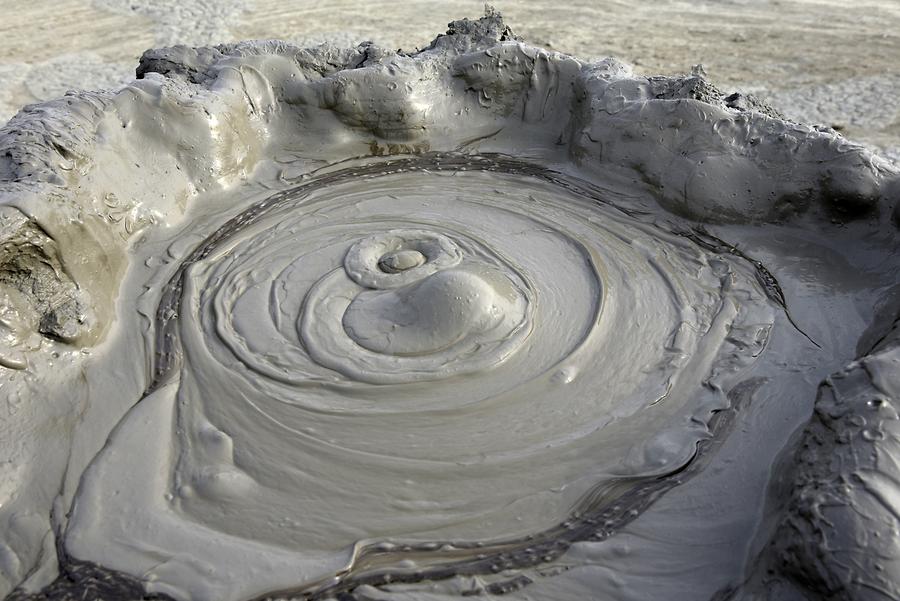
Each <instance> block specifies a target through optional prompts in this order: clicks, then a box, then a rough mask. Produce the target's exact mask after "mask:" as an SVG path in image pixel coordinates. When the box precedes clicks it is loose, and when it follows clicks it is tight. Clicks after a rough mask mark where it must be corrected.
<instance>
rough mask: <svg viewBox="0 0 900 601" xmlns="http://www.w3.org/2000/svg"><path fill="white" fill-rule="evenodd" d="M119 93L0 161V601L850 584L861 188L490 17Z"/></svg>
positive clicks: (203, 55)
mask: <svg viewBox="0 0 900 601" xmlns="http://www.w3.org/2000/svg"><path fill="white" fill-rule="evenodd" d="M138 72H139V77H140V79H139V80H136V81H135V82H133V83H132V84H130V85H129V86H127V87H126V88H125V89H124V90H121V91H118V92H109V93H97V94H84V95H74V96H72V97H67V98H69V100H68V101H65V102H64V101H56V102H55V103H48V104H47V105H43V108H41V109H38V108H32V109H29V110H28V111H26V112H25V113H23V114H21V115H20V116H19V117H17V118H16V119H14V120H13V121H12V122H11V123H10V125H9V126H8V127H7V128H5V129H3V130H0V150H5V151H6V154H5V155H3V157H4V158H3V159H2V160H3V161H4V162H3V163H2V164H0V175H2V177H3V179H2V180H0V195H2V196H0V198H2V199H3V200H4V202H7V203H8V204H9V213H8V214H7V213H4V214H3V215H4V218H6V216H7V215H8V217H9V220H13V221H14V222H15V223H13V222H12V221H10V223H11V224H12V225H15V227H12V226H10V227H8V228H7V229H8V230H9V232H6V231H5V230H4V232H2V236H0V243H2V248H0V259H2V261H0V370H2V374H0V375H3V376H4V382H3V384H2V385H3V386H4V388H5V389H6V390H9V391H10V394H9V398H10V399H11V400H10V401H9V414H10V416H11V417H10V418H8V419H7V418H4V420H6V421H2V422H0V426H2V427H3V428H6V424H10V425H12V426H13V427H10V428H8V429H9V430H10V432H13V434H11V436H12V438H11V439H10V440H12V442H10V443H7V442H0V448H3V449H6V448H7V447H8V448H10V449H13V448H15V449H16V453H17V455H16V457H14V459H13V461H12V462H11V465H13V471H12V472H11V478H12V480H11V481H12V482H13V483H14V486H13V488H11V489H10V490H15V491H16V494H15V495H13V494H12V493H7V492H4V491H5V489H4V488H2V485H0V493H2V494H3V495H6V496H5V497H0V533H3V534H4V535H5V536H3V537H2V538H0V559H2V558H5V557H10V558H13V559H11V560H10V561H5V560H4V561H5V562H3V563H0V584H2V586H3V587H5V588H0V592H2V593H4V594H5V593H7V592H9V591H12V593H11V597H10V598H11V599H15V600H16V601H22V600H25V599H33V600H37V599H42V600H45V599H46V600H48V601H49V600H54V601H58V600H67V599H100V598H103V599H120V600H123V601H124V600H126V599H136V598H146V599H165V600H176V601H189V600H198V601H199V600H206V599H215V600H217V601H245V600H251V599H269V598H271V599H285V598H291V599H293V598H296V599H323V600H324V599H360V600H368V599H398V600H399V599H409V598H416V599H435V600H438V599H442V600H443V599H453V598H458V597H461V596H472V595H508V596H509V597H510V598H523V599H524V598H548V599H551V598H552V599H573V600H574V599H586V598H604V599H607V598H608V599H622V600H625V599H637V598H662V597H661V596H660V595H661V593H660V591H667V593H666V595H667V597H666V598H668V599H675V600H679V599H684V600H687V599H691V600H694V599H698V598H725V597H727V598H742V597H741V595H745V594H746V595H756V594H758V592H759V591H760V590H771V589H772V587H776V588H777V587H781V589H784V590H791V591H793V590H794V589H803V590H807V591H812V592H814V593H815V592H821V591H828V592H829V594H835V595H843V594H845V593H846V595H845V597H840V596H837V597H835V598H848V599H849V598H857V597H854V596H853V595H854V594H855V591H857V589H861V588H862V587H863V586H864V585H865V584H867V583H869V582H870V581H869V580H867V578H868V576H867V575H866V574H868V572H865V570H863V572H864V573H863V574H862V575H860V574H853V575H850V574H848V573H847V572H846V571H841V568H840V566H842V565H844V564H843V563H842V562H843V561H844V560H845V559H846V558H845V557H844V555H842V554H841V553H842V552H840V551H834V550H833V549H831V547H829V543H828V541H830V540H840V541H842V544H843V543H845V542H846V541H847V540H851V541H858V540H859V538H858V537H857V538H854V536H856V534H859V533H860V532H862V531H861V530H860V528H862V526H860V524H862V521H860V520H862V519H863V518H857V517H853V516H854V514H853V513H852V512H853V510H854V508H855V507H863V505H859V504H860V503H863V504H864V508H865V510H866V512H867V513H866V514H865V515H864V516H863V517H864V518H865V520H868V521H867V522H866V524H869V523H876V522H878V520H879V519H881V516H882V512H884V511H887V509H885V507H884V506H879V505H877V504H876V503H875V502H874V501H872V498H874V496H876V495H875V493H872V492H871V491H872V490H876V491H878V492H879V494H881V493H883V494H885V495H887V496H888V497H889V496H890V495H891V494H893V492H892V491H893V484H891V483H892V482H896V481H897V479H890V478H891V473H890V471H889V469H887V468H883V467H882V466H880V465H876V464H872V463H871V462H869V463H867V462H866V461H863V460H862V459H860V457H861V455H858V454H855V453H856V451H853V452H850V451H847V453H849V454H850V455H852V457H853V458H854V461H857V463H853V462H852V461H847V462H845V463H844V464H845V465H848V466H849V465H856V466H857V467H858V469H856V468H853V469H854V470H856V471H854V472H853V476H854V477H857V476H858V477H859V478H861V479H862V480H860V481H861V482H862V481H863V480H865V481H866V482H867V484H865V486H866V488H865V490H866V491H868V492H866V493H865V494H864V493H863V492H859V493H858V495H859V497H858V498H857V496H854V494H855V493H854V491H855V490H856V489H855V488H854V487H855V486H856V485H855V484H854V482H856V480H853V478H851V477H850V474H849V473H848V474H844V472H841V474H839V475H840V476H846V479H845V480H842V482H847V483H849V484H846V486H845V487H844V488H840V487H837V488H835V487H832V488H829V489H828V490H830V491H831V492H830V493H829V494H831V496H830V497H828V498H827V499H818V498H815V499H813V498H812V497H814V496H815V494H816V493H815V491H816V490H820V489H821V488H822V487H824V484H823V482H824V481H825V480H828V478H830V477H831V476H833V475H834V472H833V469H832V468H833V464H831V463H829V459H828V456H830V455H833V454H835V453H837V454H840V453H843V452H844V449H845V447H840V449H839V448H838V447H837V446H836V445H837V444H838V442H835V441H831V439H830V438H829V437H830V436H831V435H832V434H833V433H835V432H837V434H835V436H836V437H837V438H836V440H838V439H840V437H841V436H842V435H841V434H840V432H845V433H847V434H848V436H856V434H858V435H859V436H858V438H859V440H857V441H856V442H857V443H858V445H857V446H853V445H855V444H856V443H852V442H851V443H850V444H851V447H852V448H853V449H856V448H857V447H858V448H860V449H862V451H865V452H867V453H868V452H869V451H872V452H874V453H875V454H876V455H877V454H878V453H886V452H888V451H889V450H890V448H892V447H890V445H892V444H894V443H893V438H892V437H891V429H890V421H891V420H893V419H894V417H896V416H894V417H891V415H893V414H891V415H888V414H887V413H884V412H885V411H888V409H885V407H888V408H889V407H890V406H891V405H890V402H891V400H890V399H891V398H893V395H894V393H895V392H896V391H895V389H896V388H897V387H896V386H895V385H894V384H893V382H894V381H895V380H896V379H897V378H898V377H900V375H898V374H900V372H898V368H897V366H896V363H897V360H896V356H895V355H896V352H897V346H896V345H895V341H896V340H897V339H898V338H897V336H896V335H895V334H896V332H895V330H896V328H895V327H894V321H895V319H896V316H897V315H898V312H900V311H898V310H895V309H896V307H895V306H894V305H895V304H896V303H895V301H896V296H897V294H896V289H897V288H896V286H897V282H896V273H897V267H898V265H897V257H898V256H900V252H898V250H900V248H898V244H900V243H898V237H897V235H896V234H897V232H896V226H895V224H894V223H893V222H892V215H893V214H894V212H895V210H896V209H895V204H896V202H897V199H896V198H894V197H893V193H892V192H891V191H892V190H896V189H897V186H898V184H897V181H898V180H897V177H898V173H896V171H895V170H894V168H893V167H892V166H891V165H889V164H887V163H885V162H883V161H881V160H880V159H878V158H877V157H875V156H873V155H872V154H871V153H869V152H868V151H867V150H865V149H864V148H862V147H861V146H858V145H855V144H852V143H851V142H848V141H846V140H844V139H843V138H842V137H841V136H840V135H839V134H837V133H836V132H834V131H833V130H830V131H827V132H826V131H820V130H818V129H815V128H811V127H806V126H802V125H797V124H794V123H789V122H787V121H784V120H782V119H781V118H780V115H779V113H778V112H777V111H775V110H774V109H770V108H769V107H766V106H765V105H763V104H762V103H760V102H759V101H758V100H756V99H754V98H752V97H745V96H741V95H740V94H732V95H726V94H725V93H723V92H721V91H719V90H718V89H717V88H716V87H715V86H714V85H713V84H712V83H710V82H709V81H707V75H706V73H705V71H704V70H703V69H702V68H700V67H698V68H696V69H694V71H693V72H692V73H691V74H690V75H687V76H684V77H680V78H675V77H650V78H647V77H643V76H637V75H635V74H633V73H632V72H631V70H630V67H628V66H627V65H625V64H623V63H620V62H618V61H616V60H613V59H605V60H603V61H598V62H595V63H587V62H583V61H580V60H578V59H576V58H573V57H570V56H566V55H563V54H559V53H556V52H551V51H548V50H545V49H541V48H537V47H532V46H529V45H527V44H525V43H523V42H521V41H520V40H519V39H518V38H516V36H514V34H513V33H512V31H511V30H510V29H509V28H508V27H507V25H506V24H505V23H504V22H503V20H502V19H501V17H500V16H499V14H497V13H496V12H494V11H492V10H491V11H488V13H487V15H486V16H485V17H484V18H482V19H479V20H468V19H466V20H461V21H456V22H454V23H452V24H451V25H450V28H449V30H448V32H447V33H446V34H445V35H442V36H439V37H438V38H436V39H435V40H434V42H433V43H432V44H431V45H430V46H428V47H427V48H425V49H424V50H422V51H420V52H417V53H414V54H404V53H400V52H391V51H388V50H384V49H381V48H378V47H376V46H375V45H374V44H371V43H365V44H362V45H360V46H358V47H356V48H337V47H332V46H319V47H316V48H298V47H295V46H292V45H290V44H288V43H285V42H280V41H264V42H240V43H236V44H225V45H219V46H216V47H211V48H200V49H192V48H186V47H183V46H181V47H173V48H166V49H161V50H152V51H148V52H147V53H146V54H145V55H144V57H143V58H142V60H141V66H140V68H139V71H138ZM60 158H63V159H65V161H63V162H61V161H60ZM63 163H64V164H63ZM61 164H63V167H64V168H63V167H61V166H60V165H61ZM76 167H77V168H76ZM787 198H790V199H794V200H796V202H795V201H794V200H792V201H791V202H786V201H785V200H784V199H787ZM836 198H843V199H852V201H853V202H852V204H853V210H847V211H836V210H835V208H834V203H835V199H836ZM51 201H52V202H51ZM13 207H15V208H14V209H13ZM786 207H787V208H786ZM4 208H6V207H5V206H4ZM126 218H127V219H128V220H129V221H127V223H128V224H130V225H128V226H127V227H125V231H124V232H123V230H122V227H124V226H120V223H121V222H123V219H126ZM4 241H5V242H4ZM861 337H862V338H864V339H865V340H867V341H877V342H874V343H871V342H870V344H868V347H871V350H870V351H869V353H868V354H867V355H865V356H863V357H860V356H857V353H856V348H857V346H859V344H858V341H859V340H861ZM873 344H874V346H873ZM847 365H850V367H847ZM842 368H844V369H843V371H842ZM829 374H836V375H833V376H829ZM822 381H825V382H826V384H824V385H823V388H822V392H820V393H819V396H818V400H815V399H816V390H817V384H818V383H819V382H822ZM867 395H868V396H867ZM869 397H871V398H869ZM876 397H877V401H878V404H877V407H876V406H875V405H874V404H873V403H875V401H872V399H874V398H876ZM863 400H865V401H866V402H868V404H866V405H865V406H863ZM845 405H846V406H847V407H849V409H847V408H846V407H845ZM845 409H846V410H847V411H850V412H851V413H852V415H853V416H854V417H853V418H852V419H851V418H848V417H846V415H845ZM876 409H877V411H876ZM811 414H812V415H813V416H814V417H813V420H812V421H811V422H809V426H808V427H807V429H806V430H805V433H804V434H803V435H799V434H798V435H795V432H798V431H799V432H804V430H802V429H803V427H804V426H805V425H806V424H807V422H808V420H809V418H810V415H811ZM847 415H849V414H847ZM51 431H52V432H53V438H52V441H51V440H49V439H48V436H49V434H48V432H51ZM801 440H803V441H805V442H803V443H802V444H803V447H802V449H801V448H799V447H798V445H800V444H801V443H800V442H798V441H801ZM841 440H842V439H841ZM854 440H855V439H854ZM851 447H846V448H851ZM826 451H827V452H826ZM862 451H860V452H862ZM845 454H846V453H845ZM848 469H849V468H848ZM829 470H831V471H829ZM861 474H862V475H861ZM882 476H883V477H885V478H888V480H885V481H883V482H882V481H881V480H880V479H879V478H881V477H882ZM866 479H868V480H866ZM820 485H821V486H820ZM860 486H863V485H862V484H861V485H860ZM847 487H849V488H847ZM825 488H827V487H825ZM859 490H860V491H862V488H860V489H859ZM848 491H849V492H848ZM867 495H868V496H867ZM837 497H840V503H837V504H834V505H829V499H834V498H837ZM6 498H8V499H9V502H5V501H4V499H6ZM826 505H827V506H828V507H830V508H831V507H836V509H833V511H834V512H836V514H835V515H834V516H831V515H829V518H828V519H829V520H832V518H834V519H835V520H837V521H836V522H834V521H829V524H833V523H838V524H841V526H840V528H841V530H840V532H831V531H828V532H827V536H828V540H819V541H816V540H815V538H816V536H818V535H819V534H821V532H822V530H821V528H820V526H821V522H822V520H820V519H819V517H817V516H818V515H819V513H818V509H817V508H820V507H823V506H826ZM810 507H813V508H814V510H810V509H809V508H810ZM828 511H832V509H829V510H828ZM888 513H890V512H888ZM891 515H895V514H891ZM810 516H813V517H810ZM841 520H843V521H841ZM854 520H856V521H854ZM773 524H782V525H784V527H785V528H786V529H789V530H790V532H791V533H792V534H791V536H792V537H793V539H792V540H791V541H787V542H785V541H783V540H778V539H777V538H775V539H773V538H772V537H773V532H772V531H771V530H772V528H773V526H772V525H773ZM866 527H867V526H866ZM859 536H862V535H861V534H859ZM770 540H774V541H775V542H771V543H770ZM895 546H896V545H895V543H893V542H882V544H881V546H879V547H878V549H879V553H880V554H881V556H884V557H886V558H887V559H885V560H884V562H888V563H884V562H882V563H879V564H878V565H882V566H884V565H887V566H888V567H887V568H884V569H886V570H887V573H888V574H900V566H894V565H893V564H891V563H889V561H892V560H891V559H890V558H892V557H894V556H895V555H893V553H894V551H895V550H896V549H895ZM826 548H827V549H828V553H831V554H830V555H829V554H828V553H825V555H824V557H825V559H824V560H821V561H824V562H825V564H820V563H817V562H819V560H818V559H815V557H822V556H823V555H822V554H821V553H819V554H818V555H817V554H816V553H817V552H818V551H820V550H821V549H826ZM842 548H843V547H842ZM897 549H900V547H898V548H897ZM856 552H857V551H853V553H856ZM860 553H862V552H861V551H860ZM851 554H852V553H851ZM896 556H900V552H898V553H897V554H896ZM772 557H777V558H779V561H781V563H780V564H779V565H778V566H773V565H771V564H769V563H767V562H768V561H770V558H772ZM853 558H854V561H855V559H858V558H857V557H856V555H853ZM863 563H864V562H863ZM854 565H855V564H854ZM865 565H866V566H868V567H871V568H872V570H875V571H876V572H877V571H878V570H879V569H882V568H877V566H875V564H874V563H873V564H872V565H871V566H869V564H865ZM748 566H749V567H748ZM868 567H867V568H866V569H868ZM895 567H896V568H897V570H896V571H893V572H892V571H891V570H894V568H895ZM879 578H881V579H880V580H877V584H878V585H879V586H881V587H882V589H884V587H889V582H888V580H889V579H886V578H885V577H879ZM871 582H873V583H875V582H876V581H875V580H872V581H871ZM858 583H862V584H858ZM842 587H843V588H842ZM854 587H856V588H854ZM781 589H779V590H781ZM882 589H879V590H882ZM884 590H886V589H884ZM835 591H837V592H835ZM811 594H812V593H811ZM723 595H724V596H725V597H723ZM747 598H750V597H747ZM754 598H756V597H754ZM771 598H773V599H777V598H778V597H771ZM860 598H862V597H860ZM866 598H868V597H866ZM871 598H872V599H875V598H878V597H871Z"/></svg>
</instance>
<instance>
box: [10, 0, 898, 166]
mask: <svg viewBox="0 0 900 601" xmlns="http://www.w3.org/2000/svg"><path fill="white" fill-rule="evenodd" d="M495 4H496V6H497V8H498V9H499V10H500V11H501V12H502V13H503V14H504V16H505V17H506V20H507V22H508V23H509V24H510V26H511V27H512V28H513V30H514V31H515V32H516V33H518V34H519V35H520V36H522V37H523V38H524V39H525V40H527V41H529V42H531V43H535V44H541V45H545V46H548V47H551V48H553V49H556V50H559V51H563V52H567V53H571V54H574V55H575V56H579V57H599V56H616V57H619V58H621V59H623V60H625V61H627V62H629V63H631V64H633V65H635V67H636V69H638V70H639V71H640V72H643V73H646V74H673V73H683V72H686V71H688V70H689V69H690V67H691V66H692V65H694V64H697V63H702V64H703V65H704V66H705V68H706V70H707V72H708V73H709V76H710V78H711V79H712V80H713V81H714V82H716V83H719V84H720V85H722V86H723V87H725V88H729V89H731V88H733V89H740V90H743V91H749V92H755V93H757V94H759V95H761V96H763V97H764V98H767V99H769V100H770V101H771V102H772V103H773V104H775V105H776V106H777V107H778V108H780V109H781V110H782V111H783V112H784V113H785V114H786V115H787V116H788V117H790V118H793V119H796V120H800V121H805V122H811V123H816V124H824V125H831V126H835V127H836V128H839V129H841V130H842V131H843V132H844V134H845V135H846V136H847V137H850V138H852V139H856V140H859V141H863V142H866V143H868V144H870V145H872V146H875V147H877V148H879V149H880V150H881V151H882V152H883V153H885V154H886V155H888V156H891V158H894V159H900V60H897V59H898V58H900V2H897V1H896V0H859V1H857V2H854V3H847V2H844V1H843V0H695V1H692V2H686V1H678V0H604V1H598V0H569V1H568V2H550V1H546V0H536V1H535V0H532V1H527V2H525V1H514V0H498V1H497V2H495ZM482 12H483V3H482V2H477V1H470V0H446V1H445V0H442V1H435V0H407V1H406V2H404V3H402V4H401V3H398V2H394V1H387V0H369V1H368V2H365V3H360V2H357V1H350V0H330V1H327V2H324V1H313V0H93V2H92V1H91V0H32V1H29V2H18V1H14V0H0V123H2V122H5V121H6V120H7V119H9V118H10V117H11V116H12V115H13V114H15V112H16V111H17V110H18V109H19V108H20V107H21V106H23V105H25V104H28V103H31V102H35V101H38V100H44V99H48V98H52V97H56V96H60V95H62V94H64V93H65V92H66V90H69V89H73V88H88V89H101V88H109V87H115V86H117V85H119V84H121V83H122V82H125V81H128V80H129V79H130V78H131V77H132V74H133V70H134V66H135V65H136V63H137V60H138V57H139V56H140V54H141V52H142V51H143V50H145V49H146V48H150V47H154V46H157V47H158V46H167V45H173V44H178V43H182V44H188V45H206V44H215V43H219V42H225V41H230V40H237V39H249V38H282V39H286V40H292V41H296V42H300V43H304V44H315V43H319V42H322V41H324V40H333V41H339V42H344V43H354V42H358V41H362V40H373V41H376V42H379V43H381V44H383V45H385V46H389V47H392V48H402V49H404V50H410V49H413V48H416V47H420V46H423V45H425V44H426V43H427V42H428V41H429V40H430V39H431V38H432V37H433V35H434V34H436V33H438V32H442V31H444V29H445V27H446V23H447V22H448V21H450V20H452V19H455V18H460V17H463V16H471V17H475V16H479V15H480V14H481V13H482Z"/></svg>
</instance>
